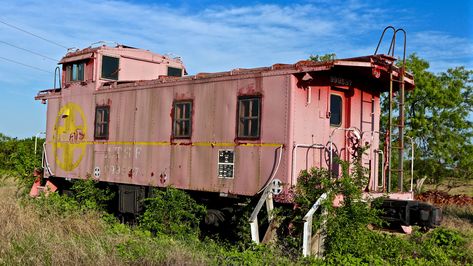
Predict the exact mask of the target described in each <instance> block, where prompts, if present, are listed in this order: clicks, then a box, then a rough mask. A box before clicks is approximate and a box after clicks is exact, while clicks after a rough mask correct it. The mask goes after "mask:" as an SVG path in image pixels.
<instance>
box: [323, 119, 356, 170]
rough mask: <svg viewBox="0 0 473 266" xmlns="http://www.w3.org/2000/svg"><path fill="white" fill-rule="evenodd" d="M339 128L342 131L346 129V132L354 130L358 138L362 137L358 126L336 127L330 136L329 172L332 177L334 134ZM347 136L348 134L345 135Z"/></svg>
mask: <svg viewBox="0 0 473 266" xmlns="http://www.w3.org/2000/svg"><path fill="white" fill-rule="evenodd" d="M337 130H342V131H345V132H348V131H353V133H354V134H356V136H357V138H358V139H361V135H360V130H359V129H358V128H356V127H347V128H345V127H337V128H335V129H334V130H333V131H332V133H331V134H330V136H329V142H330V165H329V167H330V171H329V174H330V178H332V164H333V135H334V134H335V132H336V131H337ZM345 138H346V136H345Z"/></svg>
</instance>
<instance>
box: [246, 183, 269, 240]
mask: <svg viewBox="0 0 473 266" xmlns="http://www.w3.org/2000/svg"><path fill="white" fill-rule="evenodd" d="M272 187H273V185H272V183H269V186H267V187H266V189H265V190H264V191H263V194H262V195H261V198H260V200H259V201H258V204H256V207H255V209H254V210H253V212H252V213H251V216H250V219H249V220H248V221H249V222H250V229H251V240H253V242H255V243H256V244H259V243H260V241H259V230H258V213H259V212H260V211H261V208H262V207H263V204H264V203H265V202H266V210H267V212H268V221H269V222H270V223H271V220H272V219H273V214H272V211H273V209H274V205H273V193H272V191H271V189H272Z"/></svg>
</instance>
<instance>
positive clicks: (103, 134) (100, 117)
mask: <svg viewBox="0 0 473 266" xmlns="http://www.w3.org/2000/svg"><path fill="white" fill-rule="evenodd" d="M109 122H110V106H108V105H105V106H97V107H96V108H95V132H94V137H95V139H108V129H109Z"/></svg>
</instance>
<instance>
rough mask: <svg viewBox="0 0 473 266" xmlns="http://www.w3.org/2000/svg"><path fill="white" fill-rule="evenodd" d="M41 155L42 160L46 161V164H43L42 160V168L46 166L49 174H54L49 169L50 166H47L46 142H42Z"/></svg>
mask: <svg viewBox="0 0 473 266" xmlns="http://www.w3.org/2000/svg"><path fill="white" fill-rule="evenodd" d="M43 157H44V162H46V165H44V162H42V164H43V168H46V169H47V170H48V172H49V175H50V176H53V175H54V174H53V172H52V171H51V168H49V162H48V154H47V153H46V142H44V143H43ZM44 166H46V167H44Z"/></svg>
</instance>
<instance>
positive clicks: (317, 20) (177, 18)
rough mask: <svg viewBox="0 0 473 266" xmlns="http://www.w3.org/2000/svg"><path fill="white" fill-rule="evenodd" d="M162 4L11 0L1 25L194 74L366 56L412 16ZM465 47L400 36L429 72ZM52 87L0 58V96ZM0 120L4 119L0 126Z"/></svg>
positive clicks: (41, 63)
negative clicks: (100, 45)
mask: <svg viewBox="0 0 473 266" xmlns="http://www.w3.org/2000/svg"><path fill="white" fill-rule="evenodd" d="M170 6H171V5H166V4H136V3H130V2H125V1H100V2H99V1H96V0H74V1H72V0H65V1H60V0H50V1H40V0H36V1H34V0H19V1H13V0H11V1H7V2H6V3H2V5H0V14H4V15H2V16H0V20H3V21H6V22H8V23H11V24H13V25H16V26H19V27H21V28H23V29H26V30H28V31H30V32H33V33H35V34H38V35H40V36H42V37H45V38H47V39H50V40H54V41H56V42H58V43H60V44H63V45H65V46H68V47H69V46H70V47H77V48H84V47H87V46H89V45H90V44H91V43H93V42H96V41H99V40H110V41H117V42H119V43H123V44H127V45H131V46H135V47H139V48H144V49H149V50H151V51H154V52H157V53H170V52H171V53H174V54H176V55H179V56H181V57H182V58H183V59H184V62H185V63H186V65H187V68H188V70H189V72H190V73H197V72H213V71H224V70H229V69H232V68H238V67H241V68H246V67H257V66H267V65H271V64H274V63H294V62H296V61H298V60H301V59H304V58H307V57H308V56H309V55H310V54H324V53H336V54H337V56H338V57H353V56H360V55H366V54H371V53H373V51H374V49H375V46H376V44H377V41H378V38H379V34H380V33H381V30H382V29H383V28H384V26H386V25H388V24H391V22H392V21H396V22H398V23H399V24H400V25H405V24H408V23H409V21H412V19H413V18H412V15H411V14H410V13H409V11H408V10H405V9H400V10H396V12H393V11H392V10H387V9H385V8H381V7H373V6H372V5H371V4H366V3H365V2H364V1H360V0H352V1H325V0H318V1H308V2H306V3H305V4H288V5H278V4H248V5H246V6H245V5H239V6H232V5H230V4H225V5H221V4H217V5H213V6H211V7H207V8H205V7H203V8H201V9H197V8H195V9H191V8H188V7H187V8H185V7H182V8H181V7H172V8H171V7H170ZM416 23H418V22H416ZM0 34H1V36H2V38H1V40H3V41H6V42H9V43H12V44H15V45H18V46H21V47H23V48H27V49H30V50H33V51H35V52H39V53H42V54H44V55H47V56H49V57H54V58H58V59H59V58H60V57H61V56H62V55H64V53H65V49H63V48H61V47H57V46H54V45H51V44H50V43H47V42H44V41H42V40H39V39H37V38H35V37H32V36H30V35H27V34H25V33H22V32H19V31H17V30H14V29H12V28H9V27H7V26H5V25H3V24H0ZM472 43H473V42H472V40H469V39H464V38H460V37H455V36H451V35H448V34H445V33H443V32H409V35H408V51H409V52H414V51H415V52H418V53H419V55H420V56H422V57H424V58H425V59H427V60H428V61H431V65H432V68H433V69H437V70H444V69H445V68H446V66H447V64H446V62H447V63H448V62H455V63H458V64H459V65H462V64H463V65H465V64H466V65H467V66H470V67H471V66H472V64H471V54H473V53H472ZM0 56H3V57H7V58H10V59H14V60H17V61H21V62H25V63H26V64H29V65H33V66H35V67H39V68H41V69H45V70H48V71H54V68H55V67H56V65H55V64H54V63H53V62H50V61H48V60H44V59H42V58H41V57H38V56H35V55H31V54H28V53H25V52H23V51H19V50H16V49H14V48H11V47H7V46H5V45H2V44H1V43H0ZM449 66H450V64H449ZM52 81H53V75H52V74H45V73H42V72H38V71H36V70H32V69H28V68H25V67H23V66H18V65H15V64H12V63H8V62H5V61H2V60H1V59H0V89H2V90H10V91H14V90H19V89H21V90H27V94H29V93H31V92H34V91H36V90H39V89H46V88H49V87H52ZM12 95H13V94H12ZM9 97H12V99H15V100H19V98H15V97H14V96H9ZM24 112H28V110H26V111H24ZM0 124H5V123H3V121H2V120H0ZM34 126H35V127H42V126H43V125H42V124H39V123H37V124H35V125H34ZM0 131H1V130H0ZM12 132H14V131H12ZM7 133H8V132H7ZM12 134H14V135H15V134H21V133H18V132H14V133H12ZM31 134H32V133H31V132H28V133H26V136H27V135H31Z"/></svg>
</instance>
